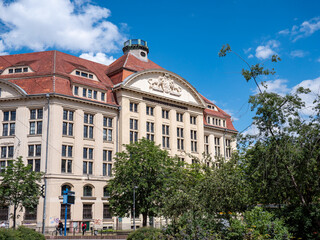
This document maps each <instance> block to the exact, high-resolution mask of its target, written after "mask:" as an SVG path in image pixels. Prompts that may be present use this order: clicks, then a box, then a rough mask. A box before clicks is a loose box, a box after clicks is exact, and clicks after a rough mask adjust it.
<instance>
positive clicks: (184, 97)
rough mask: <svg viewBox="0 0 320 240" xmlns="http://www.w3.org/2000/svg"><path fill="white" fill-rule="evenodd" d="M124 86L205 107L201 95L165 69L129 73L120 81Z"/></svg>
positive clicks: (183, 80) (187, 83)
mask: <svg viewBox="0 0 320 240" xmlns="http://www.w3.org/2000/svg"><path fill="white" fill-rule="evenodd" d="M122 84H123V86H125V87H126V88H131V89H133V90H134V89H136V90H139V91H142V92H146V93H147V94H148V95H150V94H151V95H155V96H158V97H163V98H166V99H168V98H169V99H172V100H175V101H179V102H185V103H188V104H192V105H200V107H205V103H204V101H203V99H202V97H201V95H200V94H199V93H198V92H197V91H196V89H195V88H194V87H193V86H192V85H191V84H190V83H189V82H187V81H186V80H185V79H183V78H182V77H180V76H178V75H177V74H174V73H172V72H169V71H166V70H159V69H156V70H146V71H142V72H137V73H135V74H132V75H130V76H129V77H128V78H126V79H125V81H124V82H123V83H122Z"/></svg>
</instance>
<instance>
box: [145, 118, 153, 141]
mask: <svg viewBox="0 0 320 240" xmlns="http://www.w3.org/2000/svg"><path fill="white" fill-rule="evenodd" d="M146 125H147V126H146V128H147V139H148V140H150V141H153V142H154V123H153V122H147V123H146Z"/></svg>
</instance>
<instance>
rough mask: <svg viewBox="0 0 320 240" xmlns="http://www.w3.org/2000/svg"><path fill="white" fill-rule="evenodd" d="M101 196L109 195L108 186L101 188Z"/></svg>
mask: <svg viewBox="0 0 320 240" xmlns="http://www.w3.org/2000/svg"><path fill="white" fill-rule="evenodd" d="M103 196H104V197H110V192H109V190H108V187H104V188H103Z"/></svg>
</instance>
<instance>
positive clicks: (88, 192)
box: [83, 185, 92, 197]
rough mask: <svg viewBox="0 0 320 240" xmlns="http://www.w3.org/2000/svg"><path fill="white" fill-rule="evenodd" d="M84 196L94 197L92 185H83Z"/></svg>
mask: <svg viewBox="0 0 320 240" xmlns="http://www.w3.org/2000/svg"><path fill="white" fill-rule="evenodd" d="M83 196H84V197H92V187H91V186H88V185H86V186H84V187H83Z"/></svg>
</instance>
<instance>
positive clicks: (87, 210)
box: [82, 204, 92, 219]
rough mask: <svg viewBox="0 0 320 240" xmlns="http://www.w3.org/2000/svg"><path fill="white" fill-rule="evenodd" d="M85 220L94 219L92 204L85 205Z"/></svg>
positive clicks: (83, 213)
mask: <svg viewBox="0 0 320 240" xmlns="http://www.w3.org/2000/svg"><path fill="white" fill-rule="evenodd" d="M82 218H83V219H92V204H83V212H82Z"/></svg>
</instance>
